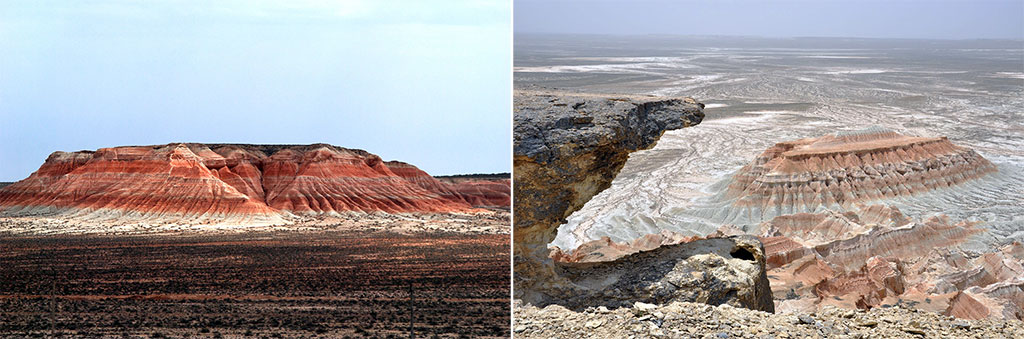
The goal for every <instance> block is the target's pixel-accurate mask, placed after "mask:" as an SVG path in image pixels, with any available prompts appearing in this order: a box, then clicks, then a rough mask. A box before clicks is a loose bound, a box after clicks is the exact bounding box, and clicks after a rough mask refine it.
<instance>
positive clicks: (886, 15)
mask: <svg viewBox="0 0 1024 339" xmlns="http://www.w3.org/2000/svg"><path fill="white" fill-rule="evenodd" d="M515 30H516V33H571V34H622V35H631V34H677V35H742V36H764V37H807V36H814V37H863V38H923V39H977V38H983V39H1022V38H1024V1H1021V0H845V1H839V0H772V1H765V0H715V1H712V0H704V1H693V0H631V1H626V0H586V1H585V0H516V1H515Z"/></svg>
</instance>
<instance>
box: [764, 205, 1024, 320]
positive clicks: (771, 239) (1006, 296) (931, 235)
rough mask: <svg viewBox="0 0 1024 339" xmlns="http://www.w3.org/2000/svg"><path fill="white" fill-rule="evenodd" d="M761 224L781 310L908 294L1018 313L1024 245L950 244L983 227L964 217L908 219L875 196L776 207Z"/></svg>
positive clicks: (860, 303) (993, 312)
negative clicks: (780, 210) (778, 211)
mask: <svg viewBox="0 0 1024 339" xmlns="http://www.w3.org/2000/svg"><path fill="white" fill-rule="evenodd" d="M761 231H762V237H761V241H762V242H763V244H764V247H765V254H766V256H767V260H766V265H767V267H768V269H769V270H770V271H769V276H771V277H772V288H773V290H774V292H773V293H774V294H775V296H776V298H777V299H782V301H781V302H780V309H781V310H784V311H785V310H803V311H809V310H810V309H807V307H808V306H810V307H811V308H813V307H818V306H824V305H833V306H840V307H847V308H855V307H856V308H862V309H866V308H871V307H877V306H879V305H884V304H893V303H896V302H914V303H915V304H917V305H919V306H920V307H921V308H923V309H927V310H932V311H935V312H942V313H944V314H948V315H953V316H957V317H963V318H972V319H976V318H983V317H1000V318H1011V319H1014V318H1015V319H1022V318H1024V310H1022V309H1024V290H1022V288H1024V264H1022V259H1024V246H1021V245H1020V244H1019V243H1014V244H1012V245H1009V246H1006V247H1004V248H1003V249H1000V250H998V251H995V252H989V253H981V254H977V253H973V252H964V251H962V250H960V249H959V245H960V244H962V243H964V242H965V241H968V240H969V239H970V238H971V237H972V236H973V235H976V234H979V233H981V232H983V231H982V230H981V229H979V228H976V227H975V225H974V224H973V223H968V222H960V223H952V222H950V221H949V220H948V218H946V217H943V216H940V217H932V218H929V219H927V220H924V221H913V220H909V219H907V218H906V217H904V216H903V215H902V214H901V213H899V211H898V210H896V209H895V208H889V207H885V206H878V205H875V206H869V207H867V208H864V209H862V210H861V212H859V213H854V212H846V213H836V212H831V211H828V212H825V213H817V214H809V213H801V214H796V215H787V216H780V217H776V218H775V219H773V220H772V221H771V222H767V223H765V224H763V225H761ZM901 300H902V301H901Z"/></svg>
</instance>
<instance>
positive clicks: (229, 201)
mask: <svg viewBox="0 0 1024 339" xmlns="http://www.w3.org/2000/svg"><path fill="white" fill-rule="evenodd" d="M395 167H396V170H397V171H398V173H396V172H395V171H394V170H392V168H390V167H389V166H388V165H387V164H386V163H384V162H383V161H381V159H380V157H378V156H376V155H373V154H370V153H368V152H365V151H362V150H354V149H346V148H341V147H336V146H331V145H326V144H314V145H243V144H183V143H180V144H167V145H158V146H125V147H114V148H102V149H99V150H97V151H95V152H92V151H80V152H71V153H68V152H54V153H53V154H51V155H50V156H49V157H48V158H47V160H46V162H45V163H43V165H42V166H41V167H40V168H39V170H37V171H36V172H35V173H33V174H32V175H31V176H29V177H28V178H26V179H24V180H21V181H19V182H17V183H14V184H11V185H9V186H7V187H5V188H3V189H2V190H0V213H2V215H8V216H71V217H80V218H85V219H90V220H97V221H104V220H119V221H150V222H152V221H156V222H173V223H263V224H267V223H271V224H273V223H286V221H285V219H287V218H288V216H289V215H290V214H303V215H305V214H308V215H317V214H325V213H326V214H331V213H337V212H345V211H359V212H387V213H407V212H473V211H476V209H475V208H474V207H473V205H472V203H471V202H470V201H468V200H467V199H466V198H464V197H463V195H460V194H457V193H455V190H454V189H453V188H452V187H451V186H450V185H447V184H444V183H441V182H439V181H437V180H436V179H433V178H431V177H430V176H429V175H426V173H425V172H423V171H420V170H419V169H416V168H415V167H414V166H412V165H408V164H404V163H403V164H402V166H397V165H396V166H395ZM412 172H416V173H417V175H421V176H425V177H423V178H413V177H410V176H409V175H407V173H412ZM420 173H422V174H420ZM425 182H430V183H433V184H435V186H429V185H426V184H424V183H425Z"/></svg>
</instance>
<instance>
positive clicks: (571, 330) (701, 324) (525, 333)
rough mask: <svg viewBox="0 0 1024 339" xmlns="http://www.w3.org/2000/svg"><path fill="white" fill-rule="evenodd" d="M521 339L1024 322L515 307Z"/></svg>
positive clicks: (934, 328) (1014, 334)
mask: <svg viewBox="0 0 1024 339" xmlns="http://www.w3.org/2000/svg"><path fill="white" fill-rule="evenodd" d="M512 312H513V319H515V322H514V323H513V325H512V332H513V334H514V335H515V337H516V338H592V339H605V338H607V339H619V338H1022V337H1024V323H1022V322H1019V321H1005V320H997V319H983V320H964V319H952V318H949V317H946V316H943V315H941V314H939V313H936V312H919V311H918V310H917V309H914V308H911V307H909V306H907V305H895V306H894V307H887V308H874V309H871V310H844V309H839V308H835V307H824V308H822V309H820V310H816V311H815V312H813V313H812V312H801V313H796V314H793V313H775V314H771V313H765V312H760V311H755V310H748V309H744V308H735V307H732V306H730V305H728V304H723V305H719V306H710V305H706V304H700V303H688V302H673V303H669V304H666V305H649V304H643V303H637V304H635V305H633V306H632V307H623V308H618V309H608V308H605V307H591V308H587V309H583V310H572V309H567V308H565V307H562V306H559V305H548V306H546V307H543V308H541V307H536V306H534V305H528V304H523V303H520V302H515V304H514V305H513V310H512Z"/></svg>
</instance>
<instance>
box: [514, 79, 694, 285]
mask: <svg viewBox="0 0 1024 339" xmlns="http://www.w3.org/2000/svg"><path fill="white" fill-rule="evenodd" d="M514 104H515V105H514V121H515V123H514V133H513V134H514V145H513V153H514V157H513V163H514V176H515V177H514V187H513V191H514V196H515V197H516V203H515V206H514V207H515V211H514V213H515V218H514V229H513V239H514V240H513V251H514V255H515V272H516V275H515V282H516V294H517V296H516V297H518V298H523V299H524V300H525V301H527V302H543V301H544V300H546V299H547V298H548V296H547V294H549V293H555V294H558V293H557V292H552V291H555V290H558V289H562V288H571V284H568V283H567V281H566V280H564V278H562V277H560V276H559V274H558V273H557V272H556V268H555V266H554V265H553V264H552V261H551V260H550V259H548V254H549V250H548V249H547V244H548V243H550V242H551V240H552V239H554V236H555V230H556V228H557V227H558V225H559V224H561V223H563V222H564V221H565V218H566V217H567V216H568V215H569V214H571V213H572V212H574V211H576V210H578V209H579V208H580V207H582V206H583V204H584V203H586V202H587V201H588V200H589V199H590V198H592V197H593V196H594V195H595V194H597V193H598V192H600V191H601V190H603V189H605V188H607V187H608V186H609V185H610V183H611V181H612V179H613V178H614V177H615V175H616V174H617V173H618V171H619V170H620V169H621V168H622V166H623V165H624V164H625V162H626V159H628V157H629V153H631V152H633V151H636V150H640V149H645V148H649V147H651V146H653V145H654V143H655V142H656V141H657V140H658V137H660V136H661V134H662V133H664V131H666V130H671V129H678V128H684V127H689V126H693V125H696V124H699V123H700V121H701V120H702V119H703V118H704V113H703V111H702V108H703V105H702V104H700V103H697V102H696V101H694V100H693V99H690V98H656V97H641V96H602V95H591V94H582V93H570V92H563V91H557V90H549V89H521V90H517V91H516V92H515V100H514ZM539 291H545V292H539Z"/></svg>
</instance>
